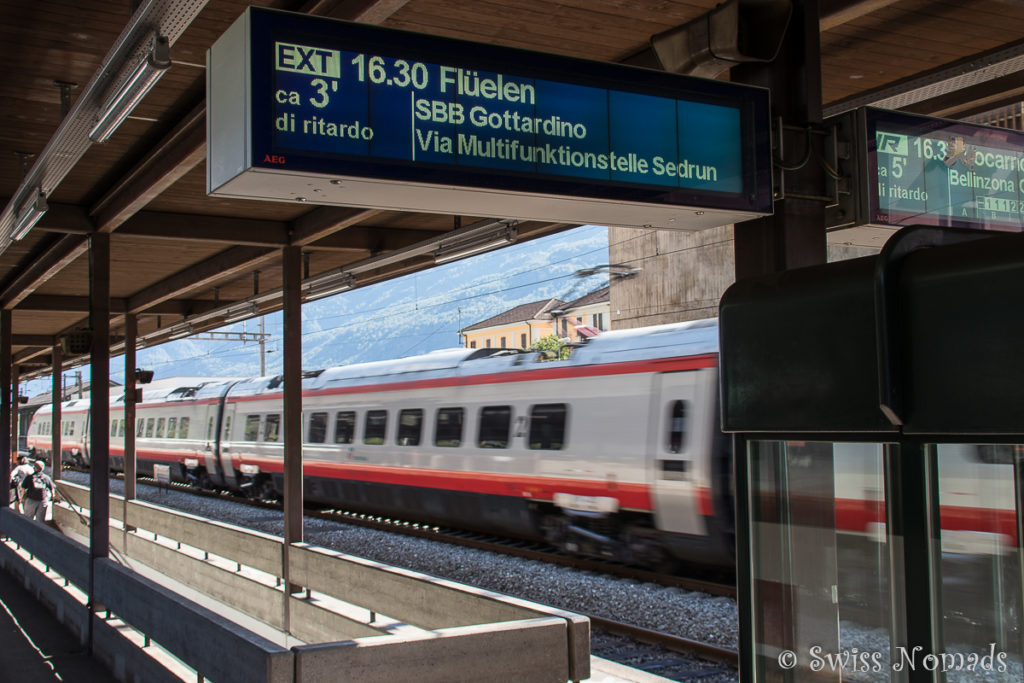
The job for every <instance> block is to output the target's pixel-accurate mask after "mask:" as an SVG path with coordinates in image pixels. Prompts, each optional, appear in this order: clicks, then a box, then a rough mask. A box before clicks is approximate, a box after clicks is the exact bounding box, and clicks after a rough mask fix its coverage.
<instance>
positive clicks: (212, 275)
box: [127, 247, 280, 313]
mask: <svg viewBox="0 0 1024 683" xmlns="http://www.w3.org/2000/svg"><path fill="white" fill-rule="evenodd" d="M279 253H280V250H279V249H267V248H264V247H233V248H231V249H227V250H225V251H222V252H221V253H219V254H217V255H215V256H212V257H210V258H208V259H206V260H205V261H202V262H200V263H197V264H195V265H194V266H191V267H189V268H187V269H185V270H183V271H181V272H178V273H175V274H174V275H172V276H170V277H168V278H165V279H164V280H161V281H160V282H157V283H156V284H154V285H152V286H150V287H147V288H146V289H143V290H142V291H140V292H137V293H136V294H133V295H132V296H131V297H129V298H128V307H127V312H128V313H142V312H144V311H147V310H148V309H149V308H151V307H153V306H156V305H157V304H159V303H162V302H164V301H167V300H168V299H174V298H176V297H181V296H184V295H185V294H187V293H188V292H193V291H196V290H200V289H205V288H207V287H212V286H213V285H214V284H216V283H217V282H223V281H225V280H230V279H233V278H235V277H238V276H239V275H241V274H243V273H246V272H248V271H249V270H251V269H253V268H255V267H257V266H259V265H262V264H264V263H268V262H270V261H273V260H275V259H277V258H278V257H279Z"/></svg>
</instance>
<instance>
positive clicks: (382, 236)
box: [306, 225, 445, 253]
mask: <svg viewBox="0 0 1024 683" xmlns="http://www.w3.org/2000/svg"><path fill="white" fill-rule="evenodd" d="M444 234H445V231H438V230H408V229H403V228H383V227H376V226H366V225H360V226H357V227H354V228H348V229H347V230H345V231H343V232H339V233H335V234H333V235H330V236H328V237H324V238H322V239H320V240H318V241H316V242H314V243H312V244H310V245H308V246H307V247H306V249H307V250H308V251H317V250H324V251H334V250H358V251H365V252H371V253H378V252H382V251H390V250H392V249H401V248H402V247H408V246H411V245H413V244H416V243H417V242H423V241H424V240H429V239H433V238H437V237H441V236H443V235H444Z"/></svg>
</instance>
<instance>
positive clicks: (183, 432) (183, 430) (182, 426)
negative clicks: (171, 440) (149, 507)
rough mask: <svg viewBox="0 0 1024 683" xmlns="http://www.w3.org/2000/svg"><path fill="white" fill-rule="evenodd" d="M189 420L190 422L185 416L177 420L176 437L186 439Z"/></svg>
mask: <svg viewBox="0 0 1024 683" xmlns="http://www.w3.org/2000/svg"><path fill="white" fill-rule="evenodd" d="M189 422H190V420H189V418H187V417H183V418H181V419H180V420H178V438H179V439H187V438H188V423H189Z"/></svg>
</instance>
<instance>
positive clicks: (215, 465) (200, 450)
mask: <svg viewBox="0 0 1024 683" xmlns="http://www.w3.org/2000/svg"><path fill="white" fill-rule="evenodd" d="M219 414H220V405H219V404H218V403H209V404H207V405H205V406H203V408H202V409H201V410H200V411H199V415H200V416H201V423H200V425H199V427H198V429H200V430H202V431H200V432H199V441H198V442H197V444H198V445H197V448H196V450H197V452H196V457H198V458H199V460H200V462H202V463H203V467H204V468H205V469H206V476H208V477H209V478H210V481H211V482H213V483H214V484H216V485H218V486H225V485H226V484H227V482H226V480H225V478H224V471H223V468H222V467H221V464H220V458H219V454H220V452H219V449H218V448H217V444H218V438H217V437H218V434H217V430H218V429H219V428H220V425H219V424H218V422H217V419H218V417H219Z"/></svg>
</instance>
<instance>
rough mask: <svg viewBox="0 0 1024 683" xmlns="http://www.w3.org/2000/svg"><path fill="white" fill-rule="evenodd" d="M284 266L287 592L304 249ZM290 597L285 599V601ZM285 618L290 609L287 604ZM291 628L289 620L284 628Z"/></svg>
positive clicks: (286, 256) (297, 451)
mask: <svg viewBox="0 0 1024 683" xmlns="http://www.w3.org/2000/svg"><path fill="white" fill-rule="evenodd" d="M282 251H283V254H282V257H283V270H284V568H283V575H282V576H283V578H284V580H285V586H286V591H287V595H291V593H292V592H294V591H296V590H298V589H299V587H298V586H293V585H292V584H291V582H290V580H289V579H290V571H289V553H288V549H289V547H290V546H291V544H293V543H301V542H302V290H301V287H302V249H301V248H300V247H294V246H289V247H285V248H284V249H283V250H282ZM288 602H289V600H286V601H285V603H286V605H287V604H288ZM285 620H286V622H287V621H288V620H289V610H288V608H287V607H286V608H285ZM289 628H290V623H287V624H286V628H285V631H286V632H287V631H288V630H289Z"/></svg>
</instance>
